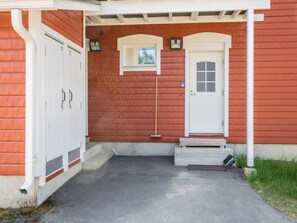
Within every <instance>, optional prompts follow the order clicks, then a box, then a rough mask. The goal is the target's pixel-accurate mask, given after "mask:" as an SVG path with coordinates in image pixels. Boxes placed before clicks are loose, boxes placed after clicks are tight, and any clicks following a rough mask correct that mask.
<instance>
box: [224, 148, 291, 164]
mask: <svg viewBox="0 0 297 223" xmlns="http://www.w3.org/2000/svg"><path fill="white" fill-rule="evenodd" d="M228 147H230V148H231V149H233V150H234V154H235V155H241V154H244V155H245V154H246V144H228ZM255 157H260V158H265V159H275V160H288V161H290V160H297V145H292V144H255Z"/></svg>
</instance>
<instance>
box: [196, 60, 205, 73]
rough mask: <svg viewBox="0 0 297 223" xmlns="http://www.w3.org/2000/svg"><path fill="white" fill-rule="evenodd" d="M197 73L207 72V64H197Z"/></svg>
mask: <svg viewBox="0 0 297 223" xmlns="http://www.w3.org/2000/svg"><path fill="white" fill-rule="evenodd" d="M197 71H205V62H199V63H197Z"/></svg>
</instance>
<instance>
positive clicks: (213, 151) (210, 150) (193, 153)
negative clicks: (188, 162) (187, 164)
mask: <svg viewBox="0 0 297 223" xmlns="http://www.w3.org/2000/svg"><path fill="white" fill-rule="evenodd" d="M229 154H233V150H232V149H230V148H217V147H185V148H181V147H176V149H175V156H178V157H183V156H184V157H205V158H207V157H209V158H213V157H225V158H226V157H227V156H228V155H229Z"/></svg>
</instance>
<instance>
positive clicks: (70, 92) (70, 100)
mask: <svg viewBox="0 0 297 223" xmlns="http://www.w3.org/2000/svg"><path fill="white" fill-rule="evenodd" d="M72 101H73V93H72V91H71V90H70V89H69V108H70V109H71V108H72V106H71V102H72Z"/></svg>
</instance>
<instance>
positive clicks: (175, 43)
mask: <svg viewBox="0 0 297 223" xmlns="http://www.w3.org/2000/svg"><path fill="white" fill-rule="evenodd" d="M181 45H182V41H181V39H179V38H171V39H170V49H172V50H180V49H181Z"/></svg>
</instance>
